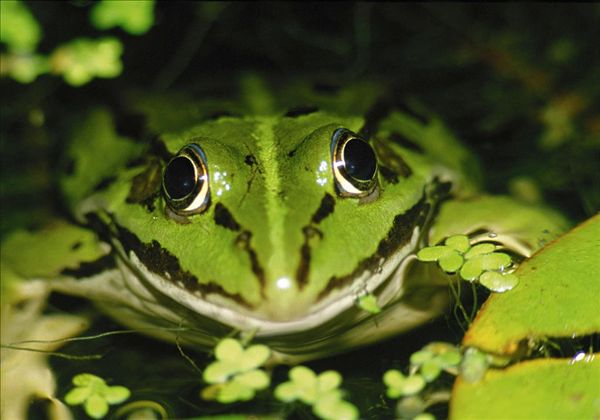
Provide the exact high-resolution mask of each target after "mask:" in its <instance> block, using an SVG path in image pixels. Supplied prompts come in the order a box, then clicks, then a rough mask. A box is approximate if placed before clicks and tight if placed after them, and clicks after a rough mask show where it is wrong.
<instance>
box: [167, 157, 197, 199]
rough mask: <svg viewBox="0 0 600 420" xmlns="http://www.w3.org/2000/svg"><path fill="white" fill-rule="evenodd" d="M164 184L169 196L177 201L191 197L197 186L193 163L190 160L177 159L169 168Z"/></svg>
mask: <svg viewBox="0 0 600 420" xmlns="http://www.w3.org/2000/svg"><path fill="white" fill-rule="evenodd" d="M163 183H164V186H165V190H166V191H167V193H168V194H169V196H170V197H171V198H173V199H175V200H178V199H181V198H184V197H185V196H187V195H189V194H190V193H191V192H192V191H193V190H194V187H195V185H196V179H195V177H194V165H193V163H192V162H191V161H190V160H189V159H188V158H184V157H176V158H175V159H173V160H172V161H171V162H170V163H169V165H168V166H167V169H166V170H165V175H164V178H163Z"/></svg>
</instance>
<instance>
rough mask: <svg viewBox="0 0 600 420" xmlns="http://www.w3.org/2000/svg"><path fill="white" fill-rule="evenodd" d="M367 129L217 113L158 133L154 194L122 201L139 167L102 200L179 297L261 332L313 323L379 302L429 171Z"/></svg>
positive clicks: (405, 247) (416, 227)
mask: <svg viewBox="0 0 600 420" xmlns="http://www.w3.org/2000/svg"><path fill="white" fill-rule="evenodd" d="M363 125H364V119H363V118H358V117H357V118H349V117H339V116H334V115H330V114H327V113H323V112H315V113H310V114H308V115H304V116H301V117H295V118H292V117H252V118H233V117H222V118H219V119H217V120H213V121H208V122H206V123H204V124H202V125H200V126H197V127H195V128H193V129H191V130H189V131H187V132H185V133H182V134H177V135H167V136H163V138H162V140H163V142H164V145H165V147H166V149H167V150H168V151H169V152H170V154H171V158H170V159H165V160H164V162H163V163H162V165H161V166H162V172H161V174H162V175H161V176H160V177H161V178H162V179H161V181H160V183H161V187H160V193H159V194H157V195H156V196H155V197H154V198H153V199H152V200H150V203H149V202H148V200H145V201H143V202H141V203H136V202H135V201H136V200H132V199H131V196H132V190H133V189H134V188H135V184H136V183H139V182H150V181H147V180H146V181H144V177H150V178H152V179H154V178H157V176H156V174H155V173H154V172H153V171H151V170H146V171H143V172H141V173H140V170H139V168H137V170H130V172H131V174H130V175H129V182H128V183H127V182H123V184H122V185H123V186H127V185H129V190H127V188H123V189H122V191H121V192H119V193H115V194H120V199H119V197H113V199H111V200H110V202H111V203H113V204H112V205H111V206H110V208H108V210H109V212H110V214H112V217H113V220H114V221H115V223H116V224H117V225H118V226H119V228H118V229H119V232H120V235H121V241H122V242H123V243H124V245H125V254H126V255H127V256H128V257H129V259H130V260H131V262H132V263H133V264H134V265H136V267H138V269H139V271H140V272H142V273H143V274H144V275H145V276H146V277H147V280H148V282H149V283H150V284H152V285H153V287H154V288H156V289H157V290H159V291H160V293H162V294H163V295H166V296H168V297H170V298H172V299H173V300H174V301H176V302H177V303H178V304H181V305H183V306H185V307H187V308H188V309H191V310H192V311H194V312H196V313H200V314H202V315H206V316H209V317H211V318H213V319H217V320H219V321H222V322H223V323H225V324H229V325H232V326H235V327H237V328H240V329H248V328H249V327H256V328H258V329H260V330H261V331H265V333H266V334H270V333H271V334H276V333H278V332H285V333H289V332H291V331H295V330H296V331H300V330H306V329H309V328H312V327H314V326H316V325H321V324H323V323H325V322H327V321H329V320H331V319H333V318H335V317H336V316H339V315H340V314H342V313H344V312H346V311H348V310H355V308H356V302H357V299H358V298H359V297H360V296H362V295H364V294H366V293H371V292H373V293H374V294H375V295H376V296H379V298H380V299H379V304H380V305H385V304H387V303H389V302H388V301H389V300H391V299H392V298H393V296H394V294H396V295H397V294H399V293H401V289H402V286H401V284H395V285H393V286H391V285H390V284H389V283H390V282H391V281H390V279H391V278H392V277H393V273H394V272H395V271H396V270H397V269H398V267H399V266H400V265H401V262H402V261H403V260H405V258H406V256H407V255H409V254H410V253H411V252H412V251H413V250H414V248H415V246H416V244H417V242H418V238H419V235H420V232H421V229H420V228H421V227H422V225H423V223H424V221H425V218H426V214H427V211H428V209H429V207H430V197H428V191H429V190H430V188H429V186H430V185H431V184H432V183H433V178H434V176H433V174H432V170H431V166H430V165H429V164H428V163H427V161H426V159H425V158H423V156H421V155H420V154H419V153H416V152H414V151H410V150H405V149H402V148H401V147H400V146H398V145H394V144H392V145H391V146H390V145H389V144H388V143H386V142H382V141H380V139H378V138H377V136H373V137H372V138H370V139H367V138H365V137H364V136H362V135H359V134H357V133H360V132H361V127H362V126H363ZM396 146H398V147H396ZM399 151H402V153H400V152H399ZM390 287H391V288H392V289H393V292H390ZM383 290H387V292H386V293H387V294H386V295H385V296H384V295H381V294H379V293H380V292H381V291H383Z"/></svg>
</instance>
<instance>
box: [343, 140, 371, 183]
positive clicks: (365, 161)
mask: <svg viewBox="0 0 600 420" xmlns="http://www.w3.org/2000/svg"><path fill="white" fill-rule="evenodd" d="M344 163H345V167H346V173H347V174H348V175H350V176H351V177H353V178H354V179H358V180H359V181H369V180H371V179H372V178H373V175H375V169H376V168H377V158H376V157H375V152H373V149H372V148H371V146H370V145H369V144H368V143H367V142H365V141H363V140H360V139H350V140H348V142H347V143H346V146H345V147H344Z"/></svg>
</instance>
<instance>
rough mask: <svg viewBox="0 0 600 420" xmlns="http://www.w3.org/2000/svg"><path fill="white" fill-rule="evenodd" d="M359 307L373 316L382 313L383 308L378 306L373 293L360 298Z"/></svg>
mask: <svg viewBox="0 0 600 420" xmlns="http://www.w3.org/2000/svg"><path fill="white" fill-rule="evenodd" d="M358 306H359V307H360V308H362V309H364V310H365V311H367V312H370V313H372V314H378V313H379V312H381V307H380V306H379V305H378V304H377V298H376V297H375V296H374V295H372V294H371V293H368V294H366V295H363V296H361V297H359V298H358Z"/></svg>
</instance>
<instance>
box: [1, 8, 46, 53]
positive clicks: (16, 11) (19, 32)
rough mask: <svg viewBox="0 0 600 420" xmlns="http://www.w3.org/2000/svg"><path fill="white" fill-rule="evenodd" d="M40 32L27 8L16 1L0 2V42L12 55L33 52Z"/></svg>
mask: <svg viewBox="0 0 600 420" xmlns="http://www.w3.org/2000/svg"><path fill="white" fill-rule="evenodd" d="M41 37H42V30H41V28H40V26H39V24H38V23H37V21H36V20H35V17H33V15H32V14H31V12H30V11H29V9H28V8H27V6H25V5H24V4H23V3H22V2H21V1H17V0H2V1H1V2H0V41H2V42H4V43H5V44H6V45H7V46H8V49H9V51H11V52H13V53H31V52H33V51H35V48H36V47H37V44H38V43H39V41H40V39H41Z"/></svg>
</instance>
